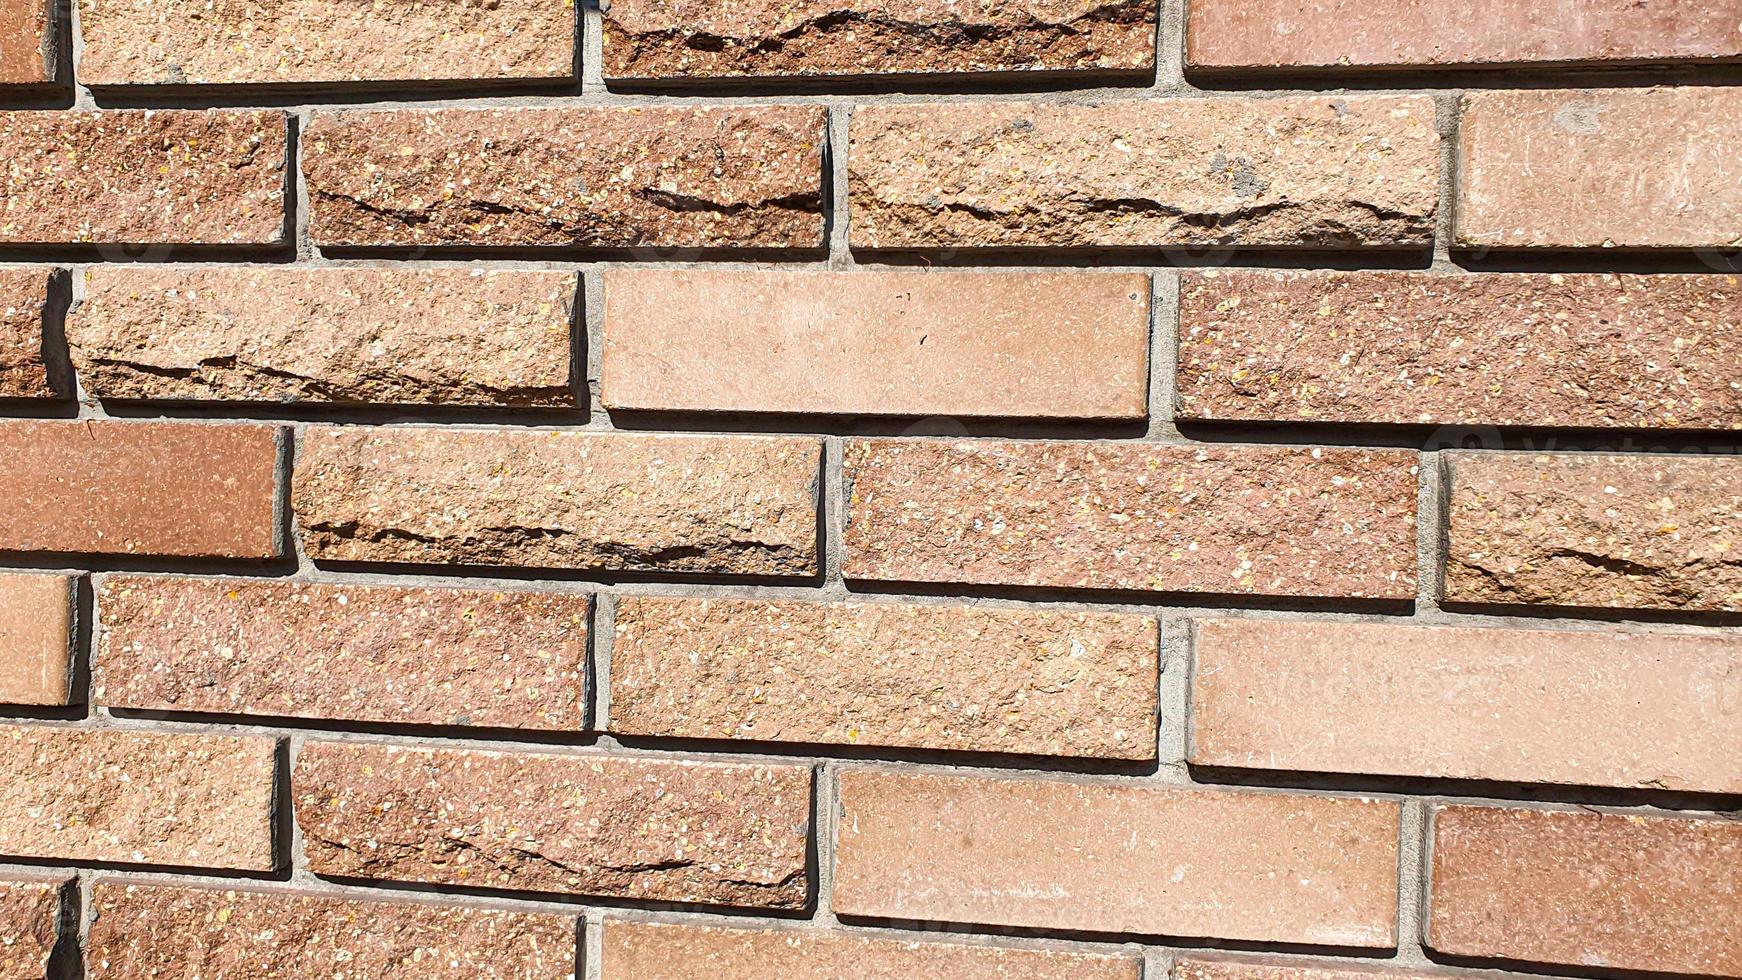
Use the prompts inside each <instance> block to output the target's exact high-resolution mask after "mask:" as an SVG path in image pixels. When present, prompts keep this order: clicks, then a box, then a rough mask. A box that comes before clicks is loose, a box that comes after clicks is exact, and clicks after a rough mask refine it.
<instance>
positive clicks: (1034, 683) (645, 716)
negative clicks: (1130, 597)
mask: <svg viewBox="0 0 1742 980" xmlns="http://www.w3.org/2000/svg"><path fill="white" fill-rule="evenodd" d="M1157 642H1158V635H1157V627H1156V622H1155V620H1154V619H1151V618H1149V617H1143V616H1125V615H1113V614H1097V613H1063V612H1018V611H1007V610H996V609H978V608H972V607H966V606H915V605H895V604H890V603H877V604H869V603H818V602H764V601H760V600H746V599H662V598H650V597H631V596H626V597H623V598H620V599H619V600H618V601H617V612H616V640H615V642H614V643H613V644H612V648H611V730H612V731H614V732H618V733H621V734H626V735H654V736H662V737H669V738H702V739H747V740H756V741H782V742H807V743H810V742H814V743H824V744H830V745H877V746H900V747H910V748H929V749H958V750H963V751H981V752H1013V753H1024V754H1032V755H1061V756H1087V757H1097V758H1112V759H1153V758H1155V748H1156V746H1155V696H1156V695H1155V692H1156V672H1157V670H1158V669H1159V668H1158V662H1157Z"/></svg>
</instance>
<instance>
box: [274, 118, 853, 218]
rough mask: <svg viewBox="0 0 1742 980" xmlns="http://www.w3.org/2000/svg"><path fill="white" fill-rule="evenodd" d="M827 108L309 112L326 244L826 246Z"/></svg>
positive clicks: (313, 181) (316, 202) (306, 143)
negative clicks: (825, 141)
mask: <svg viewBox="0 0 1742 980" xmlns="http://www.w3.org/2000/svg"><path fill="white" fill-rule="evenodd" d="M826 121H827V111H826V110H825V109H824V108H823V107H822V106H748V107H734V108H712V109H680V108H623V109H619V108H593V107H585V108H574V107H565V108H516V109H403V110H390V111H384V112H342V111H341V112H319V113H316V114H315V117H314V121H313V123H311V124H310V125H309V128H308V132H307V135H306V136H305V137H304V139H303V154H304V156H303V173H304V174H305V175H306V179H307V181H308V189H309V203H310V206H311V208H312V210H313V214H312V216H311V224H310V227H309V234H310V236H311V237H312V238H313V240H314V242H315V244H317V245H323V246H364V247H368V246H376V247H394V246H400V247H403V246H418V245H422V246H443V245H447V246H462V247H466V246H470V247H490V246H506V247H526V246H557V247H571V248H620V247H621V248H636V247H639V248H680V249H681V248H735V247H754V248H777V249H785V248H805V249H818V248H821V247H822V246H823V244H824V242H823V213H822V209H823V202H822V168H823V163H822V161H823V143H824V130H825V123H826Z"/></svg>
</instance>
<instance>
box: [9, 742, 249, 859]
mask: <svg viewBox="0 0 1742 980" xmlns="http://www.w3.org/2000/svg"><path fill="white" fill-rule="evenodd" d="M277 752H278V743H277V742H276V741H275V740H273V739H270V738H257V737H252V736H241V737H232V736H225V735H170V734H163V733H157V732H134V731H112V730H102V731H96V730H86V729H75V728H59V727H52V728H51V727H14V726H6V727H0V855H8V856H13V857H23V858H54V859H57V860H65V861H103V862H115V863H122V864H166V865H182V866H187V867H195V868H222V869H228V870H234V871H271V870H273V869H274V868H276V867H277V861H276V860H275V859H274V856H273V845H272V807H273V774H274V771H275V770H276V768H277Z"/></svg>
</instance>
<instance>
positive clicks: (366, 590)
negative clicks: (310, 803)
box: [93, 576, 591, 731]
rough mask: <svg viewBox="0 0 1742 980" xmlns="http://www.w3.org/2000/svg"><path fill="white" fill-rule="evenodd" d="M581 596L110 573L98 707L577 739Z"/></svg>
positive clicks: (100, 598)
mask: <svg viewBox="0 0 1742 980" xmlns="http://www.w3.org/2000/svg"><path fill="white" fill-rule="evenodd" d="M590 602H591V600H590V598H589V597H588V596H584V595H565V594H559V593H547V592H502V591H487V590H480V589H447V588H442V589H408V588H394V587H387V586H378V587H377V586H349V585H311V584H303V583H293V582H266V581H247V580H241V579H209V578H197V579H182V578H159V577H143V576H111V577H107V578H105V579H104V580H103V582H102V583H101V585H100V587H99V589H98V595H97V606H98V610H99V614H100V615H101V617H102V620H103V632H102V638H101V641H100V643H99V647H98V651H97V657H96V666H95V674H96V676H95V678H94V681H93V688H94V697H95V699H96V701H97V703H99V704H105V705H110V706H113V707H119V708H134V709H144V710H150V711H186V712H201V713H207V714H226V715H228V714H234V715H271V716H280V717H289V718H323V719H332V720H340V721H358V722H378V723H386V724H405V725H459V726H474V725H475V726H480V727H491V728H526V729H546V730H551V731H578V730H580V729H581V728H583V727H585V724H586V700H585V689H586V681H585V678H584V672H585V670H586V662H587V621H588V607H589V604H590Z"/></svg>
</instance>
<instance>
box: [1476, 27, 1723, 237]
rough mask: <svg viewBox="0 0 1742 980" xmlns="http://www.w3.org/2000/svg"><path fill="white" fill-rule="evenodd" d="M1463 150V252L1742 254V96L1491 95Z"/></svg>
mask: <svg viewBox="0 0 1742 980" xmlns="http://www.w3.org/2000/svg"><path fill="white" fill-rule="evenodd" d="M1732 19H1734V18H1732ZM1458 140H1459V166H1458V173H1459V178H1458V207H1457V216H1458V217H1457V221H1458V227H1457V238H1456V243H1455V244H1456V245H1457V246H1459V247H1462V248H1469V249H1489V248H1493V249H1530V248H1642V249H1643V248H1701V247H1713V248H1722V247H1732V248H1733V247H1735V245H1736V244H1737V243H1738V242H1742V187H1738V186H1737V184H1736V181H1735V180H1734V179H1733V175H1732V172H1731V169H1730V168H1731V166H1732V165H1733V164H1734V162H1735V160H1736V156H1737V154H1738V153H1739V152H1742V90H1738V89H1732V88H1653V89H1596V90H1577V91H1574V90H1564V91H1560V90H1532V91H1524V92H1479V93H1476V94H1473V95H1468V96H1465V98H1464V115H1463V123H1462V126H1461V129H1460V133H1459V137H1458ZM1617 174H1625V175H1626V179H1624V180H1617V179H1616V175H1617Z"/></svg>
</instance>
